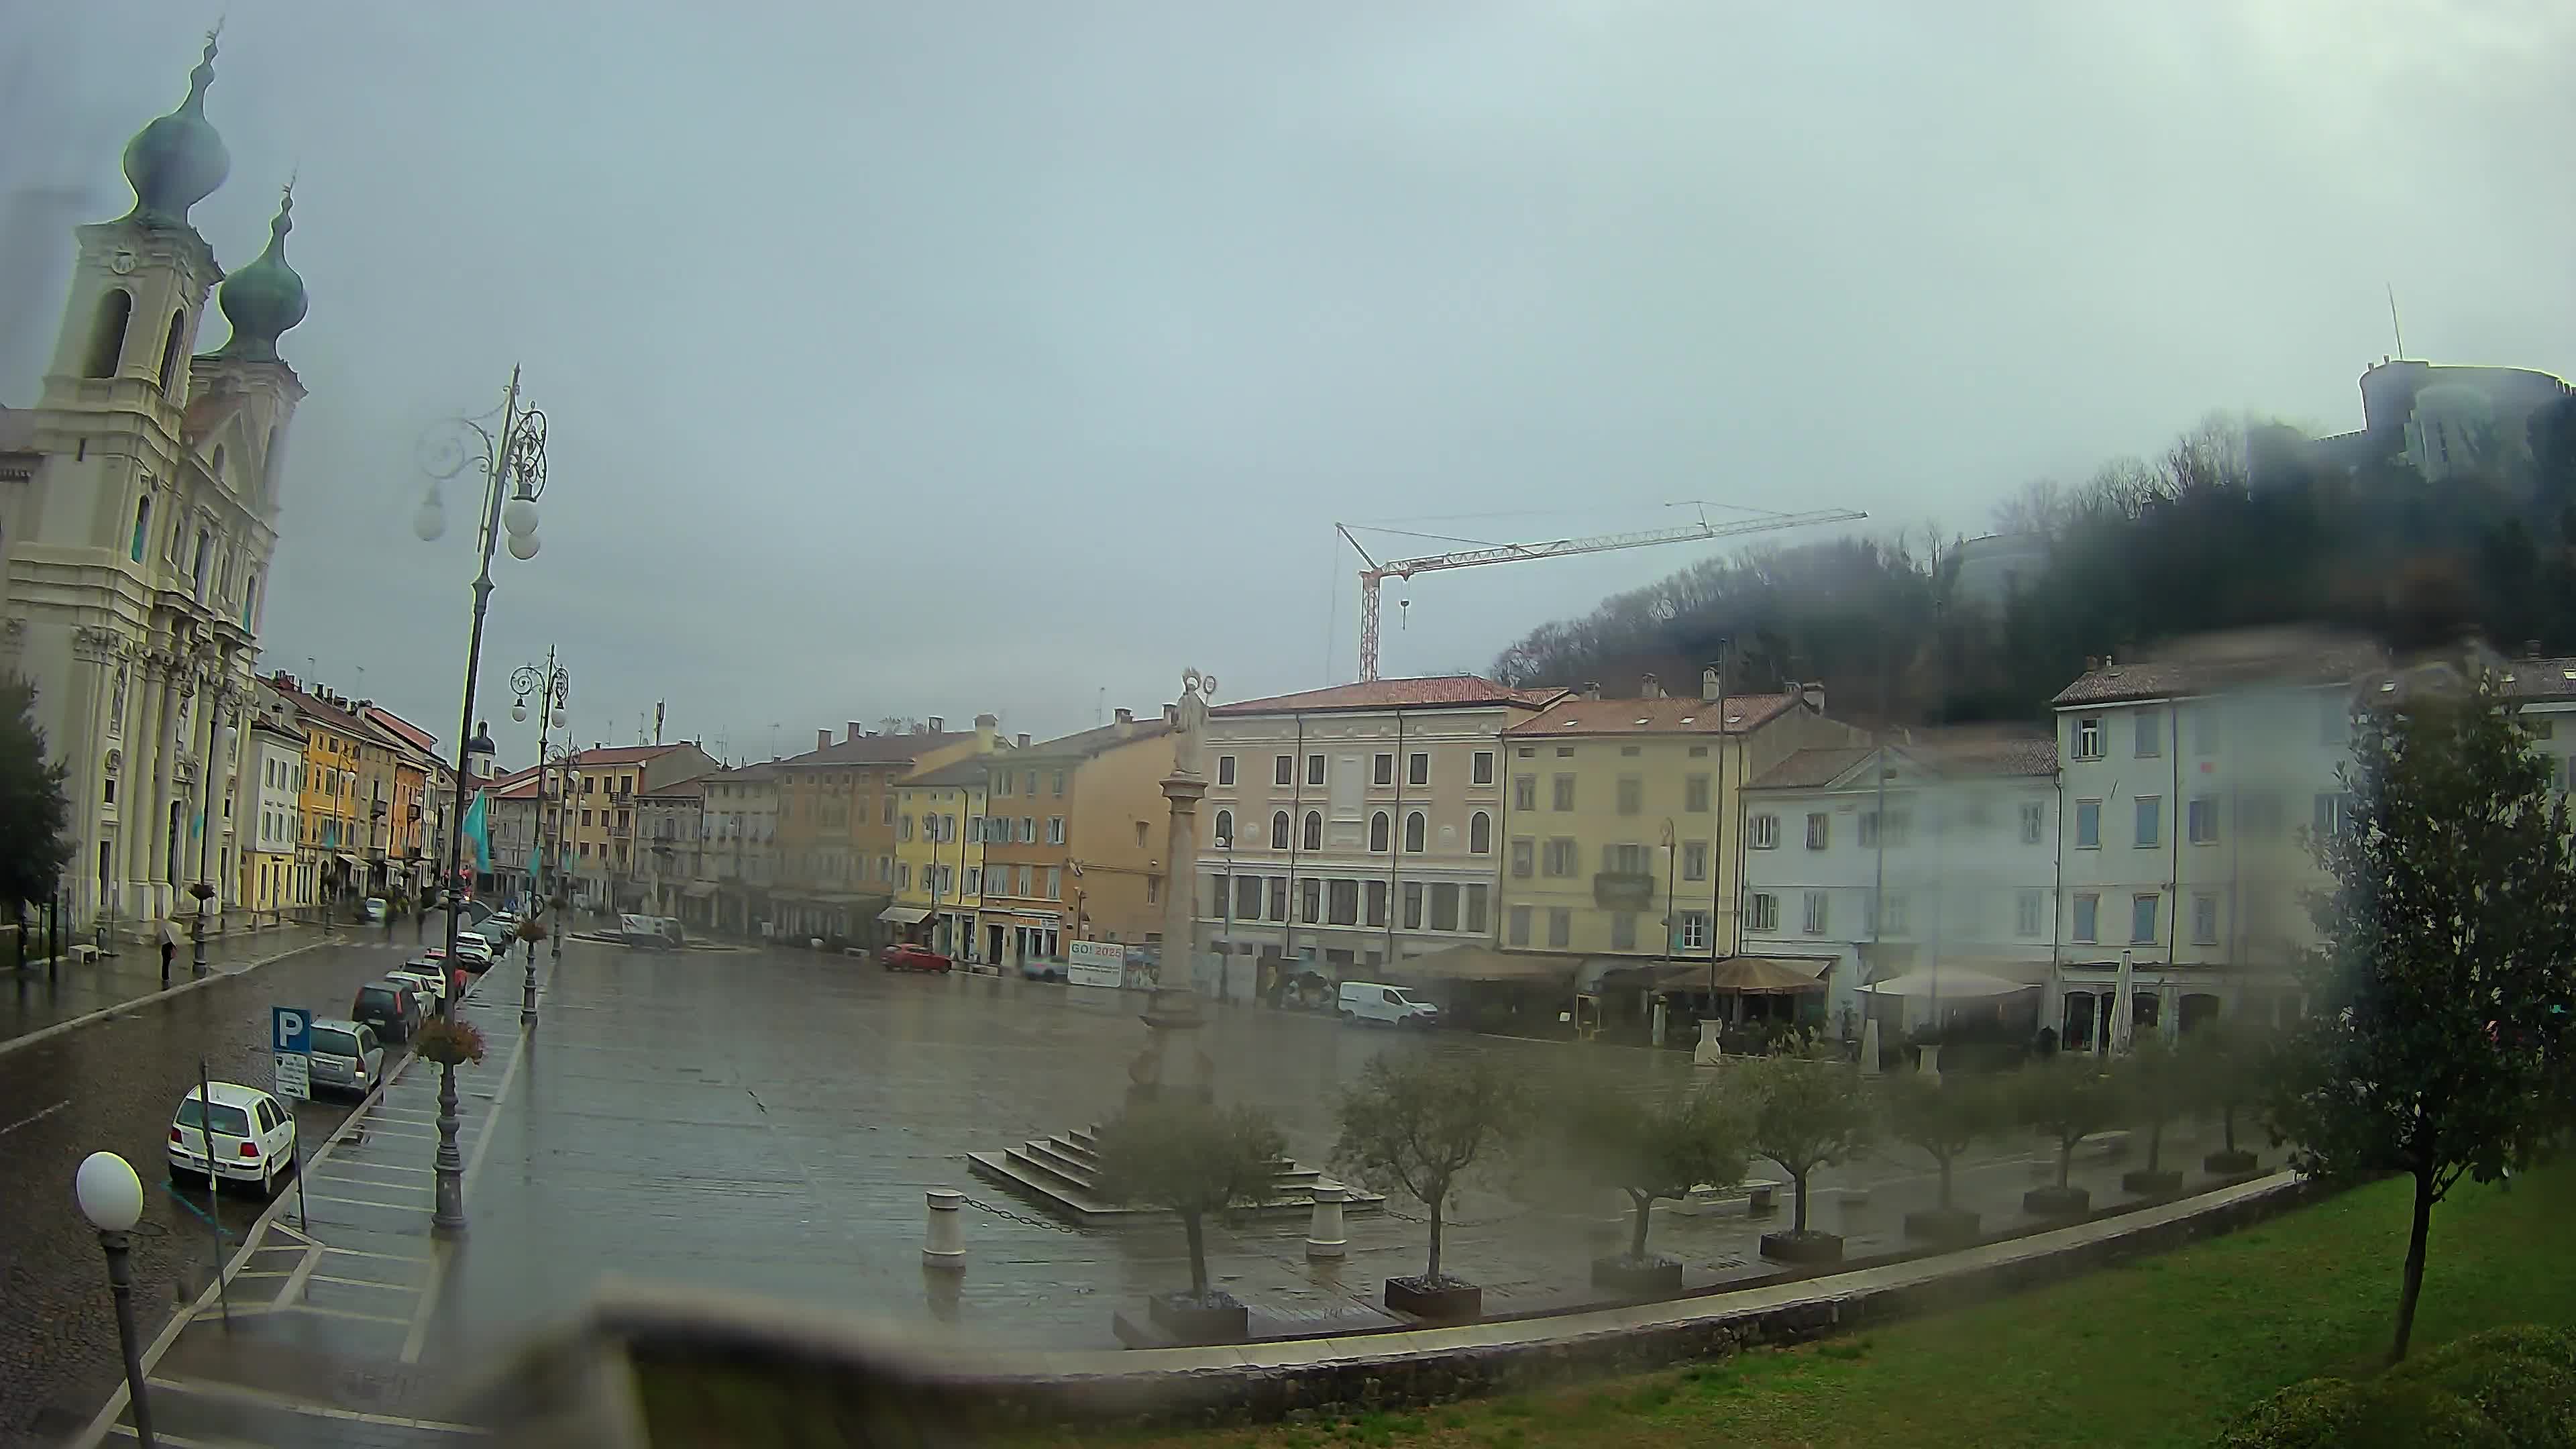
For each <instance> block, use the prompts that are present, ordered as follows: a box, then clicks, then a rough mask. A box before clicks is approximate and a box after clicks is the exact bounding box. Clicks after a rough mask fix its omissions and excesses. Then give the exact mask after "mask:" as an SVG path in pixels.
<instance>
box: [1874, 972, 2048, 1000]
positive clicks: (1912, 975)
mask: <svg viewBox="0 0 2576 1449" xmlns="http://www.w3.org/2000/svg"><path fill="white" fill-rule="evenodd" d="M2038 989H2039V983H2038V982H2036V981H2006V980H2005V979H2003V978H2002V977H2000V976H1989V975H1987V974H1986V973H1985V972H1983V971H1970V970H1968V969H1966V968H1964V967H1948V966H1945V967H1942V968H1941V969H1939V970H1937V971H1914V972H1909V973H1907V974H1906V975H1903V976H1897V977H1891V978H1890V979H1888V980H1885V981H1873V982H1871V983H1869V984H1868V985H1866V986H1864V987H1862V988H1861V990H1863V991H1866V992H1869V993H1870V994H1871V995H1874V996H1902V997H1905V998H1907V999H1909V1000H1912V999H1918V998H1920V999H1929V998H1931V997H1934V996H1948V997H1954V998H1956V999H1958V1000H1961V1001H1968V1000H1973V999H1976V998H1978V997H1985V996H2009V995H2011V994H2012V993H2014V992H2016V991H2036V990H2038Z"/></svg>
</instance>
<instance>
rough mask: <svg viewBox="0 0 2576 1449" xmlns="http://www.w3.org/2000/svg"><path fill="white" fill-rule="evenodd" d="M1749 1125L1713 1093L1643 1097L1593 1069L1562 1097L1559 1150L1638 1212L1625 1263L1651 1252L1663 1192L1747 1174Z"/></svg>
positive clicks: (1678, 1194) (1682, 1192) (1675, 1194)
mask: <svg viewBox="0 0 2576 1449" xmlns="http://www.w3.org/2000/svg"><path fill="white" fill-rule="evenodd" d="M1749 1130H1750V1124H1749V1123H1748V1122H1746V1120H1745V1114H1744V1113H1743V1111H1742V1110H1741V1109H1740V1108H1739V1107H1737V1106H1736V1105H1734V1104H1732V1103H1729V1102H1727V1101H1724V1100H1722V1099H1721V1098H1719V1097H1718V1096H1717V1095H1716V1094H1715V1093H1713V1092H1705V1091H1682V1090H1676V1091H1668V1092H1665V1093H1663V1094H1662V1095H1660V1096H1651V1097H1650V1096H1643V1095H1640V1094H1639V1093H1638V1091H1637V1090H1636V1088H1635V1085H1634V1084H1632V1083H1622V1082H1619V1081H1617V1080H1615V1079H1612V1078H1610V1077H1607V1076H1596V1077H1592V1078H1590V1079H1587V1080H1585V1081H1582V1082H1579V1083H1577V1084H1575V1085H1574V1086H1573V1087H1572V1088H1571V1089H1569V1091H1568V1092H1567V1094H1566V1095H1565V1097H1564V1098H1563V1099H1562V1103H1561V1106H1560V1108H1559V1110H1558V1114H1557V1121H1556V1144H1555V1145H1556V1150H1557V1153H1558V1154H1561V1156H1562V1158H1563V1161H1564V1163H1565V1165H1566V1166H1568V1167H1570V1168H1571V1169H1572V1170H1573V1171H1575V1172H1576V1173H1578V1174H1579V1175H1581V1176H1582V1177H1583V1178H1584V1179H1585V1180H1586V1181H1589V1182H1592V1183H1597V1184H1601V1185H1604V1186H1609V1187H1615V1188H1617V1189H1619V1190H1620V1191H1621V1192H1624V1193H1626V1194H1627V1195H1628V1202H1629V1206H1630V1208H1631V1210H1632V1211H1633V1213H1634V1214H1635V1216H1634V1218H1633V1220H1632V1222H1631V1226H1630V1228H1629V1232H1628V1259H1627V1260H1628V1262H1630V1263H1632V1264H1642V1263H1645V1262H1647V1261H1648V1259H1647V1257H1646V1229H1647V1227H1648V1225H1649V1224H1650V1223H1651V1222H1652V1221H1653V1215H1654V1207H1655V1202H1656V1200H1657V1199H1659V1198H1674V1199H1678V1198H1683V1197H1687V1196H1689V1195H1690V1190H1691V1189H1692V1188H1695V1187H1698V1186H1700V1185H1701V1184H1703V1183H1716V1184H1723V1183H1731V1182H1735V1181H1738V1180H1740V1179H1741V1178H1742V1177H1743V1176H1744V1164H1745V1162H1746V1160H1747V1159H1748V1158H1749V1157H1750V1156H1751V1152H1752V1149H1751V1147H1750V1145H1749V1143H1748V1142H1747V1140H1746V1139H1747V1136H1748V1134H1749Z"/></svg>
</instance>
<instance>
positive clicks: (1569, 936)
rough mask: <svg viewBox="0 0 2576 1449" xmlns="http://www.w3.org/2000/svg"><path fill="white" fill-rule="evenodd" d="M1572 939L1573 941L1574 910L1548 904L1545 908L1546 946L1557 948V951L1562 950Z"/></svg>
mask: <svg viewBox="0 0 2576 1449" xmlns="http://www.w3.org/2000/svg"><path fill="white" fill-rule="evenodd" d="M1573 941H1574V912H1572V911H1570V910H1568V909H1566V908H1565V907H1563V906H1550V907H1548V910H1547V944H1548V946H1549V947H1550V948H1551V949H1554V950H1558V951H1562V950H1564V949H1565V948H1566V947H1567V946H1569V945H1571V944H1572V943H1573Z"/></svg>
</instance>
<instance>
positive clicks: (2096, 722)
mask: <svg viewBox="0 0 2576 1449" xmlns="http://www.w3.org/2000/svg"><path fill="white" fill-rule="evenodd" d="M2072 753H2073V754H2074V756H2075V758H2076V759H2079V760H2098V759H2100V758H2102V717H2101V716H2100V715H2092V716H2088V717H2087V718H2084V719H2079V720H2077V721H2076V722H2075V745H2074V749H2073V752H2072Z"/></svg>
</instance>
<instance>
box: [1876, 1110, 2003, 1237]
mask: <svg viewBox="0 0 2576 1449" xmlns="http://www.w3.org/2000/svg"><path fill="white" fill-rule="evenodd" d="M1882 1090H1883V1092H1884V1093H1885V1096H1884V1098H1883V1099H1882V1103H1883V1106H1884V1108H1885V1114H1886V1118H1887V1135H1888V1136H1890V1137H1893V1138H1895V1139H1896V1140H1897V1141H1899V1142H1902V1143H1904V1144H1906V1145H1907V1146H1909V1147H1914V1148H1918V1149H1920V1150H1921V1151H1922V1152H1923V1154H1924V1155H1925V1156H1927V1157H1929V1158H1931V1159H1932V1161H1933V1163H1934V1165H1935V1166H1937V1167H1939V1168H1940V1170H1941V1197H1940V1201H1939V1202H1938V1203H1937V1204H1936V1205H1935V1206H1932V1207H1928V1208H1923V1209H1921V1210H1919V1211H1916V1212H1910V1213H1907V1214H1906V1215H1905V1235H1906V1236H1907V1237H1909V1238H1927V1239H1930V1240H1932V1241H1934V1242H1945V1243H1955V1242H1962V1241H1965V1240H1966V1239H1969V1238H1973V1237H1975V1236H1976V1235H1977V1215H1976V1213H1975V1212H1974V1211H1972V1210H1970V1209H1967V1208H1963V1207H1959V1206H1957V1205H1955V1204H1954V1203H1953V1202H1952V1201H1951V1197H1950V1179H1951V1171H1950V1170H1951V1168H1952V1167H1953V1166H1954V1165H1955V1164H1956V1163H1957V1162H1958V1160H1959V1159H1960V1158H1961V1157H1963V1156H1965V1155H1967V1151H1968V1149H1969V1148H1971V1147H1974V1146H1976V1145H1977V1144H1978V1143H1979V1142H1982V1141H1984V1140H1985V1139H1987V1138H1989V1137H1992V1136H1994V1135H1995V1134H1996V1133H1997V1132H1999V1131H2001V1130H2003V1127H2004V1125H2005V1124H2006V1123H2007V1122H2009V1121H2010V1120H2011V1114H2010V1112H2009V1111H2008V1110H2007V1104H2006V1103H2005V1101H2004V1100H2003V1092H2002V1089H2001V1087H2000V1086H1999V1085H1998V1084H1997V1081H1996V1079H1995V1078H1993V1077H1991V1076H1982V1075H1978V1074H1974V1073H1968V1072H1956V1071H1954V1072H1948V1073H1944V1074H1943V1075H1942V1076H1941V1078H1940V1079H1939V1080H1937V1081H1936V1080H1934V1079H1933V1078H1930V1077H1927V1076H1924V1075H1923V1074H1921V1073H1920V1072H1905V1073H1901V1074H1899V1075H1897V1076H1894V1077H1890V1078H1888V1079H1886V1083H1885V1086H1884V1087H1883V1088H1882Z"/></svg>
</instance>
